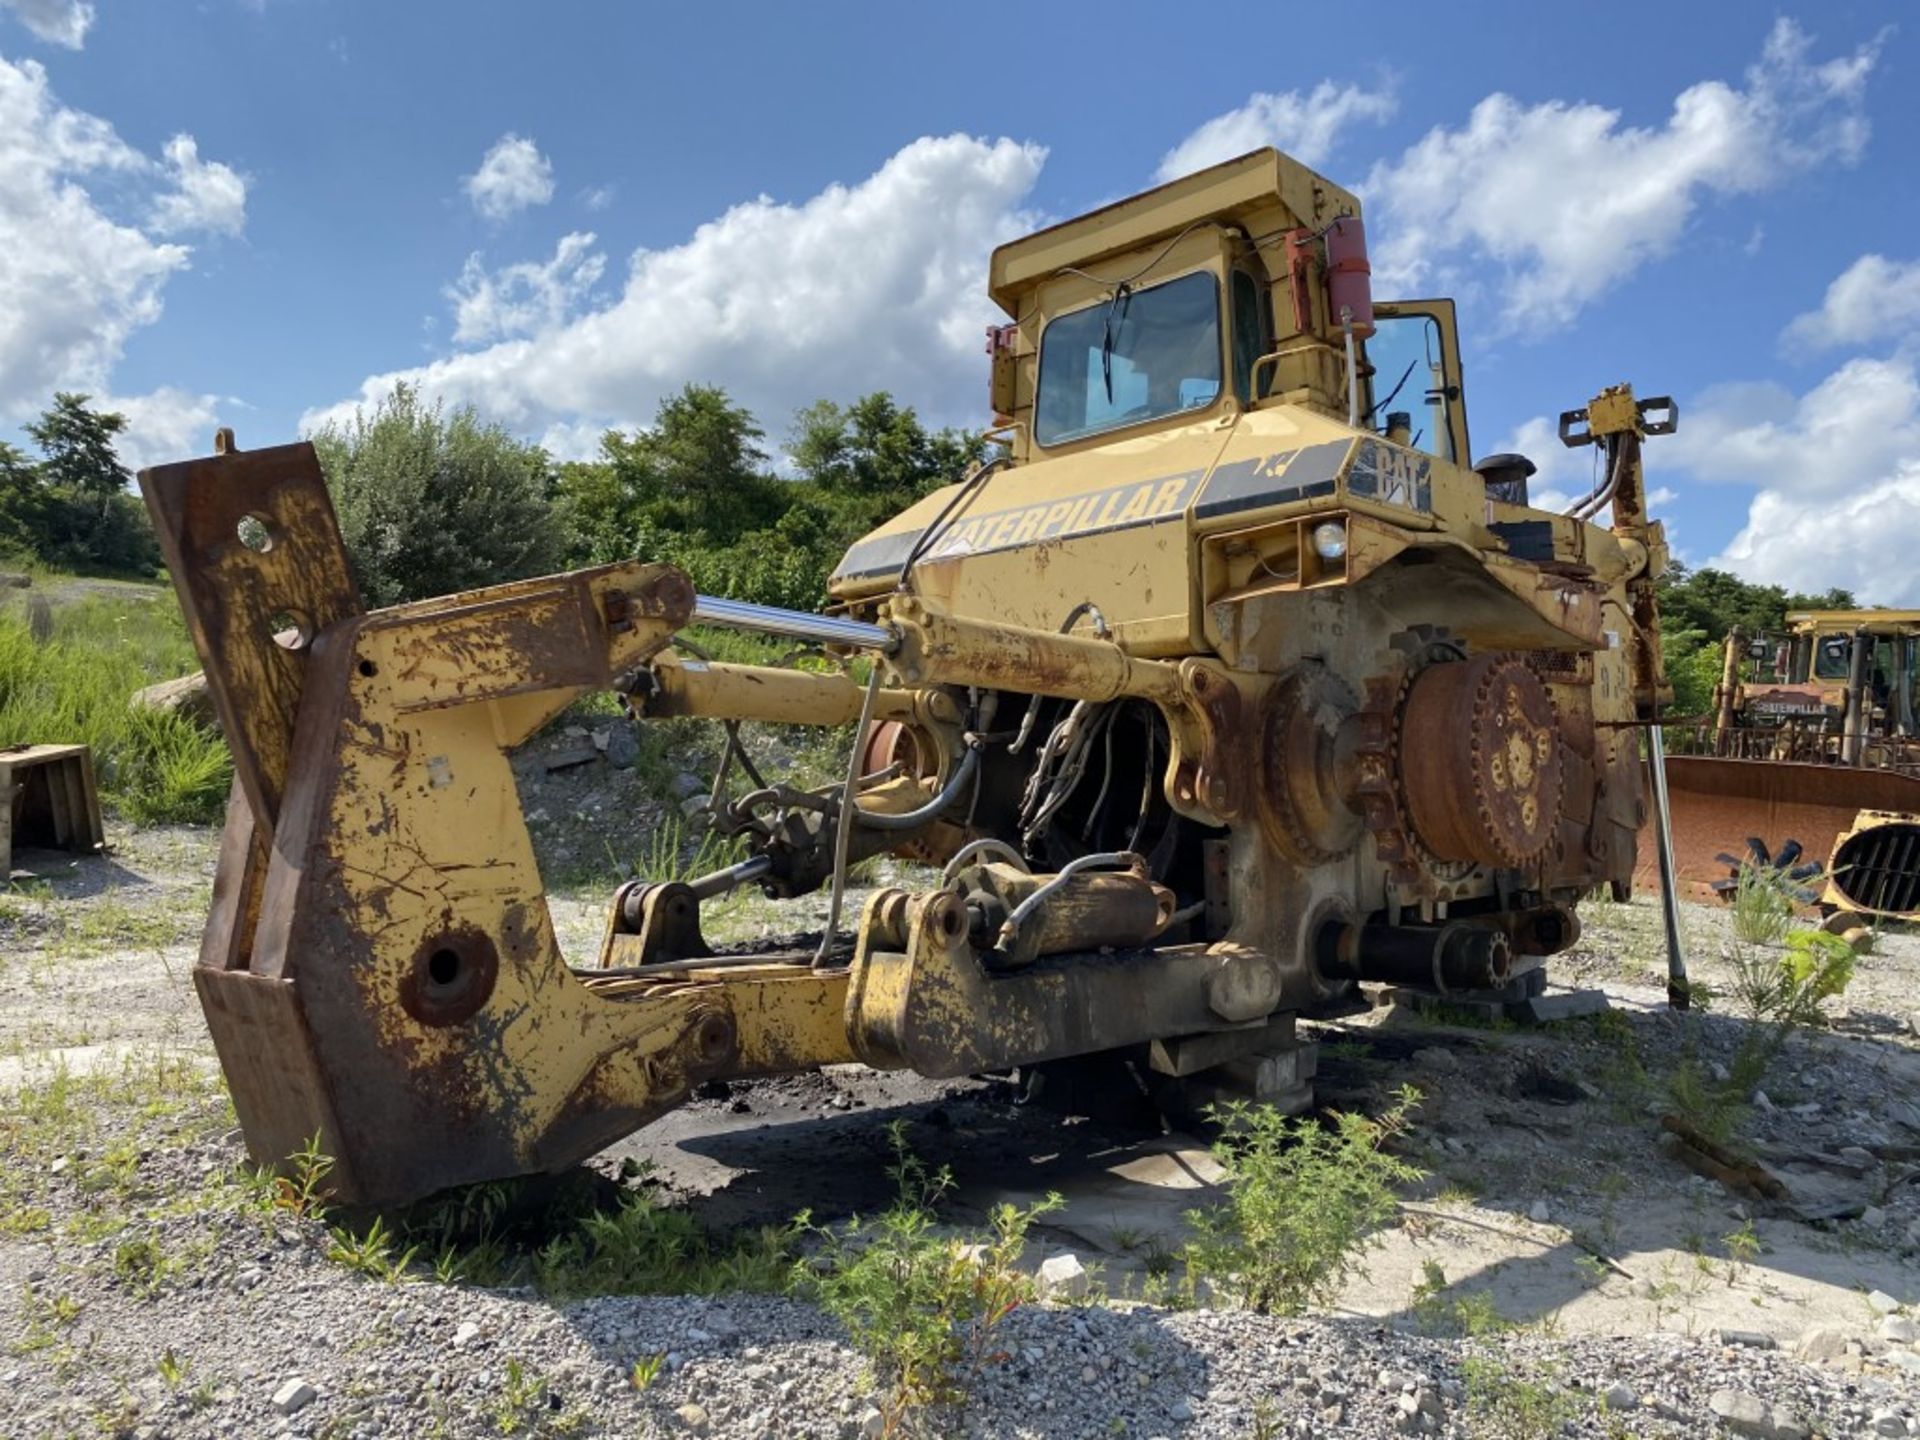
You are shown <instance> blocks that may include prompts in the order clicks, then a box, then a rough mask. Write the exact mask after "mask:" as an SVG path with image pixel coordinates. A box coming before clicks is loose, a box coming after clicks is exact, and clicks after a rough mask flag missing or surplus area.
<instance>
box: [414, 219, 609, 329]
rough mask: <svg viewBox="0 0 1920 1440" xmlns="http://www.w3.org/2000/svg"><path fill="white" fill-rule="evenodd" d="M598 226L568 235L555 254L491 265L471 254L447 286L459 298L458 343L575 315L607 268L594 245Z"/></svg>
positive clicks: (543, 325) (455, 306)
mask: <svg viewBox="0 0 1920 1440" xmlns="http://www.w3.org/2000/svg"><path fill="white" fill-rule="evenodd" d="M593 240H594V237H593V232H592V231H590V230H589V231H575V232H574V233H573V234H571V235H565V236H562V237H561V239H560V243H559V244H558V245H557V246H555V247H554V252H553V259H551V260H549V261H547V262H546V263H544V264H542V263H540V262H538V261H533V260H525V261H522V262H520V263H519V264H517V265H508V266H504V267H503V268H501V269H499V270H494V271H489V270H488V269H487V268H486V266H484V265H483V264H481V263H480V257H479V255H477V254H475V255H469V256H468V257H467V263H466V267H465V268H464V269H462V270H461V272H460V278H459V279H458V280H456V281H455V282H454V283H453V284H452V285H451V286H449V287H448V289H447V298H448V299H450V300H452V301H453V320H454V327H453V338H454V341H455V343H456V344H484V343H486V342H487V341H491V340H504V339H506V338H508V337H509V336H513V335H531V334H535V333H538V332H540V331H543V330H551V329H553V328H554V327H555V326H557V325H559V324H560V323H561V322H562V321H564V320H567V319H568V318H570V317H571V316H572V314H573V312H574V310H575V309H576V308H577V307H578V306H579V305H580V303H581V302H582V301H584V300H585V299H586V298H587V296H588V294H589V292H591V291H592V289H593V287H594V286H595V285H597V284H599V283H600V277H601V275H602V274H604V273H605V271H606V268H607V257H606V256H605V255H603V254H601V253H600V252H599V251H598V250H595V249H594V248H593Z"/></svg>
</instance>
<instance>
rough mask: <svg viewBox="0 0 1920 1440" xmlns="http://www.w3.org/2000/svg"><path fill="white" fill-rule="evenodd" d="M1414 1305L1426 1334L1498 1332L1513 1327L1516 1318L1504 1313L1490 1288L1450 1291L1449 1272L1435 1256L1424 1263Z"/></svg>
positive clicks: (1419, 1323)
mask: <svg viewBox="0 0 1920 1440" xmlns="http://www.w3.org/2000/svg"><path fill="white" fill-rule="evenodd" d="M1410 1308H1411V1309H1412V1311H1413V1321H1414V1324H1415V1325H1416V1326H1418V1327H1419V1329H1420V1331H1421V1333H1422V1334H1426V1335H1445V1336H1456V1337H1457V1336H1479V1335H1497V1334H1499V1333H1500V1332H1501V1331H1503V1330H1510V1329H1512V1328H1513V1322H1512V1321H1511V1320H1509V1319H1507V1317H1506V1316H1504V1315H1502V1314H1501V1313H1500V1310H1499V1307H1498V1306H1496V1305H1495V1304H1494V1303H1493V1296H1491V1295H1489V1294H1487V1292H1486V1291H1484V1290H1476V1291H1474V1292H1473V1293H1472V1294H1468V1295H1460V1294H1453V1293H1450V1292H1449V1287H1448V1285H1447V1272H1446V1271H1444V1270H1442V1269H1441V1268H1440V1265H1439V1263H1438V1262H1437V1261H1434V1260H1428V1261H1426V1262H1424V1263H1423V1264H1422V1265H1421V1267H1420V1279H1419V1280H1418V1282H1416V1283H1415V1285H1414V1287H1413V1303H1412V1305H1411V1307H1410Z"/></svg>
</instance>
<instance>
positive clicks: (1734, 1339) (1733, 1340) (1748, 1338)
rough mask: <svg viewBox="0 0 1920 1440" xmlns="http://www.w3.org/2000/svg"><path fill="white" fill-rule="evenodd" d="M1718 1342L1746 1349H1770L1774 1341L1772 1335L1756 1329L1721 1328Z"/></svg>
mask: <svg viewBox="0 0 1920 1440" xmlns="http://www.w3.org/2000/svg"><path fill="white" fill-rule="evenodd" d="M1720 1343H1721V1344H1722V1345H1738V1346H1741V1347H1743V1348H1745V1349H1748V1350H1772V1349H1773V1348H1775V1343H1776V1342H1775V1341H1774V1338H1773V1336H1771V1335H1767V1334H1763V1333H1762V1332H1761V1331H1758V1330H1722V1331H1720Z"/></svg>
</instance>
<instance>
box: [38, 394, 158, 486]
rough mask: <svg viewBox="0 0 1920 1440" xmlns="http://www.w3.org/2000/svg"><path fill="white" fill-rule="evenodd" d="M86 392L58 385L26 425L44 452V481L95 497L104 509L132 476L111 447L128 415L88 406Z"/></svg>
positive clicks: (42, 463)
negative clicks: (50, 399)
mask: <svg viewBox="0 0 1920 1440" xmlns="http://www.w3.org/2000/svg"><path fill="white" fill-rule="evenodd" d="M90 398H92V397H90V396H87V395H76V394H74V393H73V392H72V391H68V390H62V391H59V392H57V393H56V394H55V395H54V397H53V408H52V409H50V410H45V411H42V412H41V415H40V418H39V419H38V420H35V421H32V422H31V423H29V424H28V425H27V426H26V427H25V428H26V432H27V434H29V435H31V436H32V437H33V441H34V444H36V445H38V446H39V447H40V453H41V454H42V455H44V456H45V457H46V458H45V459H44V460H43V461H42V462H41V468H42V471H43V472H44V474H45V476H46V480H47V483H48V484H50V485H54V486H56V487H59V488H61V489H65V490H68V491H70V492H72V494H73V495H74V496H75V497H76V498H78V497H84V498H86V499H89V500H92V501H94V502H95V503H96V504H97V505H98V506H99V509H100V513H101V514H102V515H105V514H106V513H107V512H108V510H109V509H110V508H111V507H112V504H113V497H114V496H116V495H124V494H125V493H126V490H127V486H128V485H129V484H131V483H132V481H133V476H131V475H130V474H128V473H127V467H126V466H124V465H122V464H121V463H120V457H119V456H118V455H117V454H115V453H114V449H113V437H114V436H116V435H118V434H119V433H120V432H121V431H122V430H125V429H126V428H127V417H126V416H124V415H121V414H117V413H115V412H113V411H100V410H92V409H89V408H88V407H87V401H88V400H89V399H90Z"/></svg>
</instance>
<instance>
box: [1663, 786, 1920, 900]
mask: <svg viewBox="0 0 1920 1440" xmlns="http://www.w3.org/2000/svg"><path fill="white" fill-rule="evenodd" d="M1667 789H1668V793H1669V796H1670V799H1671V805H1672V811H1673V854H1674V864H1675V866H1676V868H1677V869H1678V872H1679V878H1680V882H1681V887H1682V888H1681V893H1682V894H1683V895H1686V896H1687V897H1688V898H1690V899H1694V900H1712V899H1714V898H1715V895H1716V893H1717V892H1719V887H1720V886H1721V885H1722V884H1724V882H1726V880H1727V878H1728V875H1727V871H1728V869H1729V863H1728V862H1729V860H1730V859H1732V857H1733V856H1734V855H1737V854H1742V853H1744V855H1745V856H1746V857H1747V859H1748V861H1749V862H1754V863H1762V864H1772V863H1780V862H1789V863H1790V862H1791V860H1797V859H1798V858H1799V857H1800V856H1801V855H1803V854H1804V855H1809V856H1830V855H1831V854H1832V853H1833V849H1834V844H1835V841H1836V840H1837V839H1838V838H1839V837H1840V836H1841V835H1842V834H1844V833H1845V832H1847V831H1849V830H1851V829H1852V828H1853V825H1854V818H1855V816H1857V815H1858V814H1859V813H1860V812H1861V811H1862V810H1893V811H1920V776H1913V775H1902V774H1899V773H1898V772H1895V771H1890V770H1865V769H1855V768H1851V767H1848V766H1842V765H1809V764H1805V763H1800V762H1795V761H1785V760H1727V759H1721V758H1718V757H1716V756H1706V755H1669V756H1668V757H1667ZM1796 842H1797V846H1798V848H1797V849H1795V848H1790V847H1791V846H1792V845H1793V844H1794V843H1796ZM1653 856H1654V848H1653V837H1652V830H1651V821H1649V823H1648V825H1647V826H1645V827H1643V828H1642V829H1641V832H1640V860H1639V867H1638V868H1637V869H1636V871H1635V873H1634V884H1635V886H1636V887H1645V888H1649V889H1651V888H1652V887H1654V886H1656V885H1658V884H1659V876H1658V872H1657V871H1656V870H1655V868H1654V859H1653ZM1776 856H1777V857H1779V858H1778V860H1776V859H1775V857H1776ZM1763 857H1764V858H1763ZM1916 861H1917V862H1920V856H1916ZM1733 863H1734V864H1736V865H1737V864H1739V863H1740V862H1739V861H1737V860H1736V861H1734V862H1733ZM1793 878H1794V879H1800V878H1811V877H1810V876H1809V877H1801V876H1800V875H1798V874H1795V875H1794V876H1793Z"/></svg>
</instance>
